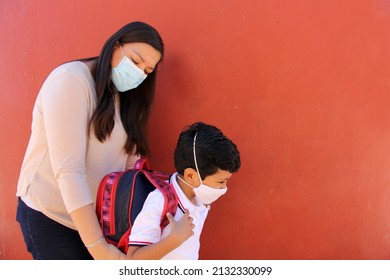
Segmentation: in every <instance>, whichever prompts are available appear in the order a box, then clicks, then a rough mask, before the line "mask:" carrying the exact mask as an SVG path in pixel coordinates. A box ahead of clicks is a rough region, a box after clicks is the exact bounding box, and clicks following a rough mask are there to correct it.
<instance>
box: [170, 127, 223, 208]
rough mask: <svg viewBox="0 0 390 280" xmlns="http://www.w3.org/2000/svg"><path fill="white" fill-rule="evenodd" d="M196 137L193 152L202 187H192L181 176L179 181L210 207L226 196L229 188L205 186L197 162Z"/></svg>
mask: <svg viewBox="0 0 390 280" xmlns="http://www.w3.org/2000/svg"><path fill="white" fill-rule="evenodd" d="M196 136H197V134H195V137H194V144H193V151H194V160H195V167H196V172H197V173H198V177H199V181H200V185H199V187H197V188H195V187H193V186H191V185H190V184H189V183H187V182H186V181H184V180H183V179H182V178H180V177H179V176H177V178H179V180H181V181H182V182H183V183H185V184H186V185H188V186H190V187H191V188H192V189H193V190H194V193H195V196H196V198H197V200H198V201H199V202H201V203H203V204H205V205H209V204H211V203H213V202H214V201H216V200H217V199H218V198H219V197H220V196H222V195H224V194H225V193H226V192H227V187H226V188H222V189H217V188H212V187H209V186H207V185H205V184H203V182H202V178H201V176H200V173H199V168H198V163H197V160H196V151H195V142H196Z"/></svg>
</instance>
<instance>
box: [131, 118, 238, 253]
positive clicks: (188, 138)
mask: <svg viewBox="0 0 390 280" xmlns="http://www.w3.org/2000/svg"><path fill="white" fill-rule="evenodd" d="M174 162H175V168H176V173H174V174H173V175H172V176H171V178H170V183H171V184H172V185H173V187H174V189H175V190H176V193H177V195H178V197H179V207H178V209H177V211H176V214H175V217H174V218H172V216H171V215H169V214H168V217H169V220H170V221H171V223H170V224H169V225H168V226H167V227H166V228H165V229H164V230H163V231H162V232H161V228H160V217H161V213H162V210H163V207H164V199H163V196H162V194H161V193H160V192H159V191H158V190H155V191H153V192H152V193H150V194H149V196H148V198H147V199H146V201H145V204H144V207H143V209H142V211H141V213H140V214H139V215H138V217H137V219H136V220H135V222H134V225H133V228H132V232H131V235H130V237H129V245H130V246H129V252H128V255H129V254H133V253H135V252H136V251H137V250H139V249H140V248H142V247H141V246H147V245H151V244H155V245H156V243H157V242H159V241H160V240H163V239H164V238H166V237H167V236H168V235H169V234H170V232H171V231H170V227H175V231H176V229H177V228H178V227H179V226H178V224H179V222H175V221H180V220H182V218H183V217H185V216H186V215H188V212H189V214H190V217H191V218H192V224H193V228H192V235H191V236H190V237H189V238H188V239H187V240H185V241H184V242H182V243H181V245H179V246H178V247H177V248H176V249H173V250H172V251H170V252H169V253H168V254H166V255H165V256H163V258H162V259H186V260H189V259H198V258H199V248H200V241H199V240H200V234H201V232H202V228H203V224H204V222H205V219H206V217H207V214H208V211H209V209H210V204H211V203H212V202H214V201H215V200H217V199H218V198H219V197H220V196H221V195H223V194H224V193H226V191H227V182H228V180H229V179H230V177H231V176H232V173H234V172H236V171H238V170H239V168H240V165H241V161H240V154H239V151H238V149H237V147H236V145H235V144H234V143H233V142H232V141H231V140H229V139H228V138H227V137H226V136H225V135H223V133H222V132H221V130H219V129H218V128H216V127H215V126H212V125H208V124H204V123H201V122H198V123H195V124H193V125H191V126H189V127H187V128H186V129H185V130H184V131H183V132H182V133H181V134H180V136H179V140H178V142H177V146H176V149H175V153H174ZM151 246H153V245H151Z"/></svg>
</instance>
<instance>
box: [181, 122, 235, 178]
mask: <svg viewBox="0 0 390 280" xmlns="http://www.w3.org/2000/svg"><path fill="white" fill-rule="evenodd" d="M195 135H196V142H195V150H196V160H197V163H198V168H199V173H200V175H201V178H202V180H204V179H205V178H206V177H207V176H209V175H213V174H215V173H216V172H217V171H218V169H221V170H225V171H228V172H230V173H233V172H236V171H238V170H239V169H240V166H241V160H240V153H239V151H238V149H237V146H236V145H235V144H234V143H233V142H232V141H231V140H230V139H229V138H227V137H226V136H225V135H224V134H223V133H222V131H221V130H220V129H219V128H217V127H215V126H213V125H208V124H205V123H202V122H197V123H194V124H192V125H190V126H187V127H185V129H184V130H183V131H182V132H181V133H180V136H179V140H178V141H177V145H176V149H175V153H174V163H175V168H176V171H177V172H178V173H179V174H182V175H183V174H184V170H185V169H186V168H193V169H196V168H195V161H194V151H193V147H194V137H195Z"/></svg>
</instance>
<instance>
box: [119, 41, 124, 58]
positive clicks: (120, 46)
mask: <svg viewBox="0 0 390 280" xmlns="http://www.w3.org/2000/svg"><path fill="white" fill-rule="evenodd" d="M119 48H120V49H121V53H122V56H125V55H124V54H123V50H122V44H121V43H119Z"/></svg>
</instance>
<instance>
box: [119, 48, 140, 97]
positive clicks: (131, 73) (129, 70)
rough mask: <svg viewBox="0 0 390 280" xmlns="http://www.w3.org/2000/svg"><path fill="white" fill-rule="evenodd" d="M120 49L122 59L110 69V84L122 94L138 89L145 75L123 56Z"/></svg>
mask: <svg viewBox="0 0 390 280" xmlns="http://www.w3.org/2000/svg"><path fill="white" fill-rule="evenodd" d="M120 48H121V52H122V56H123V58H122V60H121V62H119V64H118V65H117V66H116V67H115V68H112V82H113V83H114V85H115V87H116V89H117V90H118V91H120V92H124V91H128V90H131V89H133V88H136V87H138V86H139V85H140V84H141V83H142V82H143V81H144V80H145V79H146V77H147V75H146V74H145V73H144V71H142V70H141V69H139V68H138V67H137V65H135V64H134V62H132V61H131V60H130V59H129V58H128V57H127V56H125V55H123V51H122V46H120Z"/></svg>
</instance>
